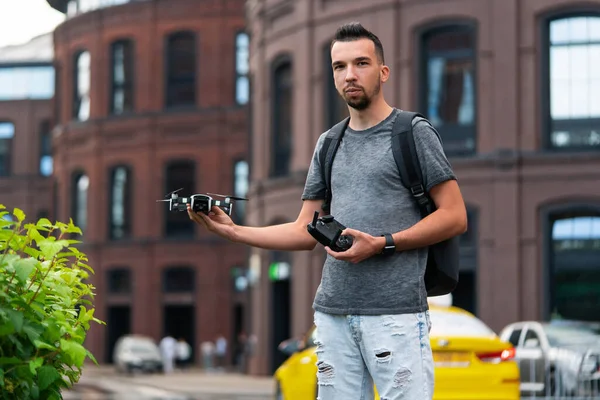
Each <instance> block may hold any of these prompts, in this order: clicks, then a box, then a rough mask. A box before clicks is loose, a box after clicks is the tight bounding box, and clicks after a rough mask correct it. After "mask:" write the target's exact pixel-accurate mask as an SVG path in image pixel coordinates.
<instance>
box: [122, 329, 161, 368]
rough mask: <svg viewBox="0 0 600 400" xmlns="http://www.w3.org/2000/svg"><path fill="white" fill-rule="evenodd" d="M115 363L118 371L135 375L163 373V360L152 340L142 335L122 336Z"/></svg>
mask: <svg viewBox="0 0 600 400" xmlns="http://www.w3.org/2000/svg"><path fill="white" fill-rule="evenodd" d="M113 361H114V365H115V367H116V369H117V371H121V372H127V373H133V372H142V373H152V372H162V369H163V360H162V357H161V354H160V350H159V348H158V346H157V344H156V343H155V342H154V340H152V338H150V337H147V336H142V335H125V336H121V337H120V338H119V339H118V340H117V343H116V344H115V348H114V352H113Z"/></svg>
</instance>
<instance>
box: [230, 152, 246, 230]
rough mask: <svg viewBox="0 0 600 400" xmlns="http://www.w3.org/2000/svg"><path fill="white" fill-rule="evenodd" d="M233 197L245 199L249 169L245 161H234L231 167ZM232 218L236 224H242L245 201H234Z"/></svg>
mask: <svg viewBox="0 0 600 400" xmlns="http://www.w3.org/2000/svg"><path fill="white" fill-rule="evenodd" d="M233 174H234V178H233V195H234V196H236V197H243V198H246V195H247V194H248V184H249V169H248V162H246V161H245V160H240V161H236V162H235V164H234V166H233ZM233 216H234V219H235V221H236V222H237V223H242V222H243V221H244V218H245V216H246V201H239V200H238V201H235V204H234V205H233Z"/></svg>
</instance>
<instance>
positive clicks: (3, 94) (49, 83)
mask: <svg viewBox="0 0 600 400" xmlns="http://www.w3.org/2000/svg"><path fill="white" fill-rule="evenodd" d="M52 96H54V68H53V67H52V66H51V65H24V66H11V67H1V68H0V100H21V99H42V100H44V99H51V98H52Z"/></svg>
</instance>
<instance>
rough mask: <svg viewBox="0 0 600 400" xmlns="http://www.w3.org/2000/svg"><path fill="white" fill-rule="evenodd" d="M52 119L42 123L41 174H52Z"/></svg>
mask: <svg viewBox="0 0 600 400" xmlns="http://www.w3.org/2000/svg"><path fill="white" fill-rule="evenodd" d="M50 129H51V128H50V121H48V120H45V121H43V122H42V123H41V124H40V174H41V175H42V176H50V175H52V170H53V162H52V132H51V131H50Z"/></svg>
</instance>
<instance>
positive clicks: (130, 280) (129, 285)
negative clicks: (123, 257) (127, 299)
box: [106, 266, 134, 296]
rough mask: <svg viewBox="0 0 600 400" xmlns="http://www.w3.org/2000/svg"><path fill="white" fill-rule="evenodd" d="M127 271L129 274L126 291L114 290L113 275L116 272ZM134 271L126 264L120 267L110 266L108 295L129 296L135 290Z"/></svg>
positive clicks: (107, 272) (107, 276) (107, 280)
mask: <svg viewBox="0 0 600 400" xmlns="http://www.w3.org/2000/svg"><path fill="white" fill-rule="evenodd" d="M122 272H125V273H126V275H127V291H125V292H119V291H112V290H111V277H112V276H113V274H115V273H122ZM133 275H134V274H133V272H132V270H131V268H130V267H126V266H119V267H112V268H109V269H108V270H107V271H106V294H107V295H108V296H127V295H131V294H132V292H133V286H134V285H133V280H134V279H133Z"/></svg>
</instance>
